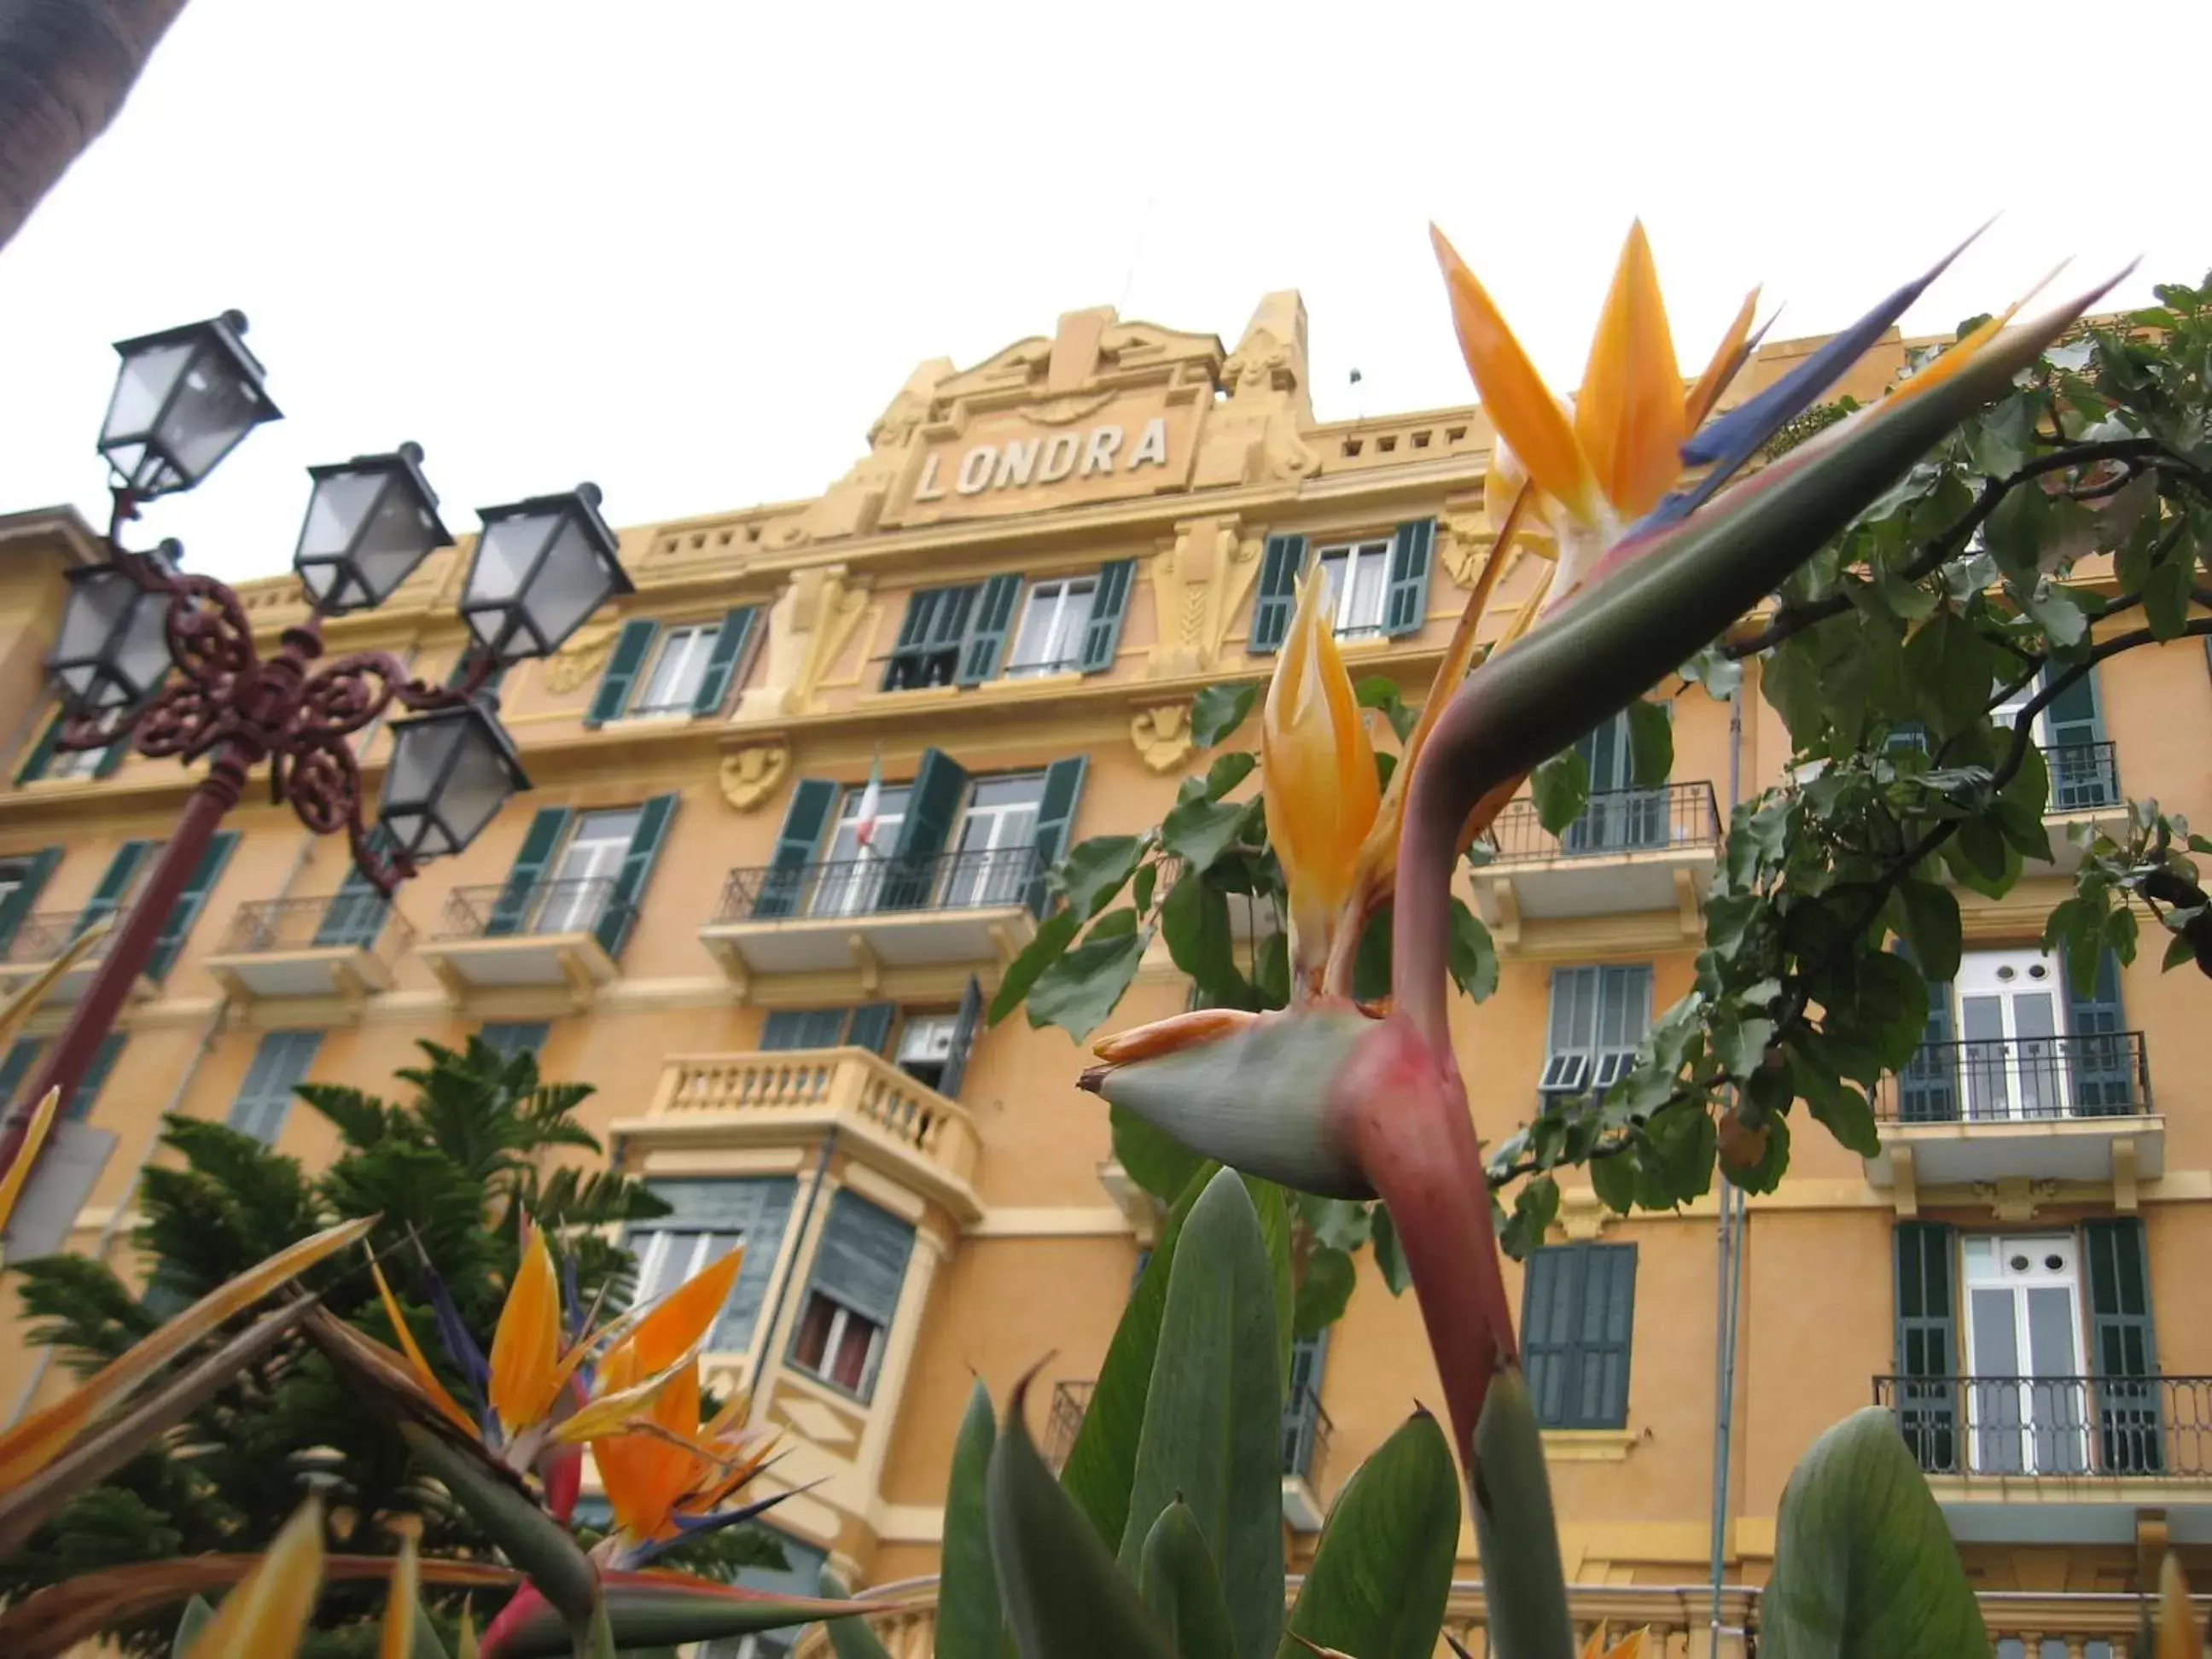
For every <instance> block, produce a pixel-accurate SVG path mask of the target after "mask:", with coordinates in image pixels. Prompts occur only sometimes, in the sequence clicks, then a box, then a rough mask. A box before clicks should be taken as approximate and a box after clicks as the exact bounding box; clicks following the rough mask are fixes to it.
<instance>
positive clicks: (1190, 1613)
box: [939, 1498, 1237, 1659]
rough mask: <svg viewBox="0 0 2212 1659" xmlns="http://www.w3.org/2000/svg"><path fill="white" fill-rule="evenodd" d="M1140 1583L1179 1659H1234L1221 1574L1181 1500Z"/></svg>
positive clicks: (1156, 1535) (1154, 1541)
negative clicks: (1173, 1642) (1172, 1639)
mask: <svg viewBox="0 0 2212 1659" xmlns="http://www.w3.org/2000/svg"><path fill="white" fill-rule="evenodd" d="M1138 1582H1139V1585H1140V1587H1141V1588H1142V1589H1143V1591H1144V1595H1145V1605H1146V1607H1150V1608H1152V1612H1153V1613H1155V1614H1156V1615H1158V1619H1159V1621H1160V1622H1161V1623H1162V1624H1163V1625H1165V1626H1167V1628H1168V1631H1169V1632H1170V1635H1171V1636H1172V1637H1173V1638H1174V1640H1175V1647H1176V1656H1177V1659H1235V1655H1236V1652H1237V1642H1236V1638H1235V1637H1234V1636H1233V1635H1232V1634H1231V1631H1230V1628H1229V1603H1228V1602H1227V1601H1225V1600H1224V1599H1223V1598H1222V1594H1221V1574H1220V1572H1219V1571H1218V1570H1217V1569H1216V1568H1215V1566H1214V1565H1213V1558H1212V1556H1211V1555H1209V1554H1207V1553H1206V1534H1203V1533H1201V1532H1200V1530H1199V1528H1198V1519H1197V1517H1196V1516H1194V1515H1193V1514H1192V1513H1191V1511H1190V1505H1189V1504H1186V1503H1184V1502H1183V1501H1182V1499H1180V1498H1178V1499H1176V1501H1175V1502H1174V1503H1172V1504H1169V1505H1168V1506H1167V1508H1165V1509H1164V1510H1161V1511H1160V1518H1159V1519H1158V1521H1157V1522H1153V1524H1152V1531H1151V1533H1150V1534H1147V1535H1146V1539H1145V1549H1144V1557H1143V1560H1142V1563H1141V1565H1140V1567H1139V1573H1138ZM939 1651H940V1652H941V1651H942V1650H939Z"/></svg>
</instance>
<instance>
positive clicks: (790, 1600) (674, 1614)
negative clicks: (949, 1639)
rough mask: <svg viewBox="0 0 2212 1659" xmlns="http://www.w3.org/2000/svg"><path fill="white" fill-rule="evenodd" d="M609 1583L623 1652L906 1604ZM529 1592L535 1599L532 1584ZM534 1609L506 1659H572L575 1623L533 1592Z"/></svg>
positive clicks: (615, 1578) (508, 1642)
mask: <svg viewBox="0 0 2212 1659" xmlns="http://www.w3.org/2000/svg"><path fill="white" fill-rule="evenodd" d="M603 1583H604V1586H605V1589H604V1595H603V1598H602V1601H603V1605H604V1607H605V1613H606V1621H607V1628H608V1630H609V1632H610V1633H611V1635H612V1637H613V1638H614V1644H615V1647H616V1650H617V1651H618V1652H628V1651H630V1650H635V1649H639V1648H657V1647H665V1646H667V1645H670V1644H684V1643H688V1642H712V1641H716V1640H720V1638H725V1637H735V1636H750V1635H751V1634H753V1633H754V1632H757V1631H764V1630H787V1629H790V1628H792V1627H793V1626H798V1625H811V1624H813V1623H815V1622H816V1621H817V1620H824V1619H837V1618H841V1617H856V1618H857V1617H860V1616H862V1615H865V1614H868V1613H885V1612H890V1611H893V1610H895V1609H896V1608H897V1607H900V1606H902V1605H904V1604H902V1603H899V1602H883V1601H878V1602H860V1603H855V1602H852V1601H834V1600H826V1599H823V1598H818V1597H815V1596H811V1595H777V1594H775V1593H773V1592H770V1591H767V1590H753V1589H744V1588H742V1587H741V1586H739V1585H736V1584H718V1583H714V1581H713V1580H711V1579H705V1578H685V1577H676V1576H673V1575H669V1574H659V1573H640V1572H610V1573H607V1574H605V1577H604V1579H603ZM521 1593H522V1594H525V1595H529V1594H531V1592H530V1590H529V1589H528V1587H526V1588H525V1589H524V1590H523V1591H522V1592H521ZM529 1605H530V1613H529V1616H528V1617H526V1618H524V1619H521V1620H518V1621H517V1622H516V1623H515V1624H513V1625H512V1626H508V1627H507V1634H506V1637H505V1638H504V1640H503V1641H502V1642H501V1645H500V1650H499V1651H500V1656H501V1659H569V1656H571V1655H572V1654H574V1652H575V1651H576V1649H575V1643H574V1637H573V1636H571V1634H570V1633H569V1628H568V1624H567V1622H566V1621H565V1620H562V1618H561V1616H560V1615H559V1614H558V1613H555V1612H554V1610H553V1609H552V1608H551V1607H549V1606H547V1605H546V1604H545V1602H544V1600H543V1599H542V1598H540V1597H536V1596H534V1595H533V1596H532V1601H531V1603H530V1604H529ZM588 1651H590V1650H589V1649H586V1652H588Z"/></svg>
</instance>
